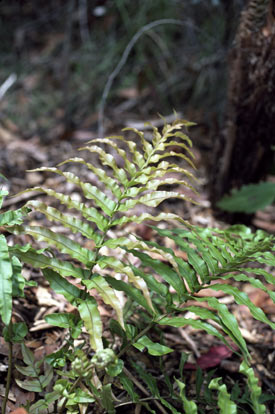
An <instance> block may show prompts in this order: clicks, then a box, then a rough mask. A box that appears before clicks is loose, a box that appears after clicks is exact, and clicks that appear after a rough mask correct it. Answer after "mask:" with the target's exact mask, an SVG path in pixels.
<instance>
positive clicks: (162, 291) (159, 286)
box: [131, 266, 168, 297]
mask: <svg viewBox="0 0 275 414" xmlns="http://www.w3.org/2000/svg"><path fill="white" fill-rule="evenodd" d="M131 269H132V270H133V272H134V273H135V275H137V276H140V277H142V279H144V280H145V283H146V284H147V286H148V288H149V289H150V291H152V292H156V293H158V294H159V295H161V296H162V297H166V295H167V294H168V286H166V285H164V284H163V283H159V281H157V280H156V279H155V278H154V276H152V275H151V274H149V273H148V272H143V271H142V270H141V269H140V268H137V267H135V266H131Z"/></svg>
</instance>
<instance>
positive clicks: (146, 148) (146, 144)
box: [122, 127, 153, 160]
mask: <svg viewBox="0 0 275 414" xmlns="http://www.w3.org/2000/svg"><path fill="white" fill-rule="evenodd" d="M122 131H132V132H135V133H136V134H137V135H138V136H139V137H140V139H141V142H142V146H143V151H144V155H145V159H146V160H147V159H148V158H149V157H150V155H151V154H152V152H153V147H152V145H151V144H150V142H148V141H147V140H146V138H145V137H144V133H143V132H142V131H139V130H138V129H137V128H130V127H128V128H123V130H122Z"/></svg>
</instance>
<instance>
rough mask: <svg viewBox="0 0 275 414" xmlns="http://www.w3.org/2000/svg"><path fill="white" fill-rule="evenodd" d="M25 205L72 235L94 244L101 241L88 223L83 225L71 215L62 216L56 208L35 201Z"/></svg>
mask: <svg viewBox="0 0 275 414" xmlns="http://www.w3.org/2000/svg"><path fill="white" fill-rule="evenodd" d="M27 205H28V206H31V207H33V208H35V210H36V211H40V212H41V213H43V214H44V215H45V216H46V217H47V218H48V219H49V220H50V221H55V222H58V223H61V224H62V225H63V226H64V227H67V228H68V229H70V230H71V231H72V232H73V233H81V234H82V235H83V236H84V237H87V238H88V239H92V240H94V242H95V243H96V244H97V243H98V242H99V241H100V239H101V236H100V234H98V233H96V232H95V231H94V230H93V228H92V227H91V226H90V225H89V224H88V223H85V222H83V221H82V220H80V219H78V218H76V217H74V216H72V215H69V214H63V213H61V212H60V211H59V210H57V209H56V208H53V207H48V206H47V205H46V204H44V203H41V202H40V201H37V200H32V201H29V202H28V203H27Z"/></svg>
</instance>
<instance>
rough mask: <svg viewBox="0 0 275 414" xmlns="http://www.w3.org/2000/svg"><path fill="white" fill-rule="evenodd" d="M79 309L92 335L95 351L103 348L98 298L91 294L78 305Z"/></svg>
mask: <svg viewBox="0 0 275 414" xmlns="http://www.w3.org/2000/svg"><path fill="white" fill-rule="evenodd" d="M78 310H79V313H80V316H81V319H82V320H83V322H84V325H85V328H86V329H87V332H88V333H89V335H90V344H91V347H92V348H93V350H94V351H95V352H97V351H100V350H102V349H103V343H102V322H101V319H100V314H99V311H98V306H97V302H96V300H95V299H94V298H92V297H91V296H90V297H89V298H88V299H86V300H85V301H82V302H81V303H80V305H78Z"/></svg>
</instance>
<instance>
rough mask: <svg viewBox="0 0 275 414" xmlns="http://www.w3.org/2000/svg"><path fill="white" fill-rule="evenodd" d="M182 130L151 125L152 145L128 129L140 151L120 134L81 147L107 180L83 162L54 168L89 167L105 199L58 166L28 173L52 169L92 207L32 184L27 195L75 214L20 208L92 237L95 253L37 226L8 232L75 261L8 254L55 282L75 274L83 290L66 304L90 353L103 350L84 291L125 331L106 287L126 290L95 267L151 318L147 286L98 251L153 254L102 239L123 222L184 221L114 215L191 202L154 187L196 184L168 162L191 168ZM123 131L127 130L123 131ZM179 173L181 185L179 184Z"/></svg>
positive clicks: (128, 241) (136, 243)
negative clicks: (80, 323)
mask: <svg viewBox="0 0 275 414" xmlns="http://www.w3.org/2000/svg"><path fill="white" fill-rule="evenodd" d="M188 125H189V123H188V122H186V121H177V122H174V123H173V124H172V125H166V126H165V127H164V128H163V131H162V134H160V133H159V132H158V130H157V129H156V128H153V140H152V143H150V142H148V141H147V140H146V139H145V137H144V135H143V133H142V132H140V131H137V130H135V129H133V130H131V131H132V132H134V133H136V134H137V136H138V137H139V139H140V141H141V145H142V151H140V150H138V149H137V144H136V143H135V142H134V141H131V140H126V139H125V138H123V137H122V136H115V137H110V138H104V139H95V140H93V141H91V142H90V144H91V145H89V146H87V147H85V148H81V149H82V150H83V149H85V150H88V151H90V152H92V153H96V154H98V157H99V160H100V162H101V164H102V165H103V166H104V167H105V168H106V167H107V168H109V172H112V175H113V176H109V175H107V173H106V172H105V171H104V170H103V169H101V168H96V167H94V166H93V165H92V164H91V163H89V162H86V161H85V160H84V159H83V158H72V159H69V160H67V161H65V162H63V163H61V164H67V163H68V162H71V163H78V164H82V165H84V166H85V167H86V168H87V169H88V170H91V171H92V172H93V173H94V174H95V175H96V176H97V177H98V178H99V180H100V181H101V182H102V183H103V184H104V185H105V187H106V189H107V190H109V191H110V192H111V197H110V194H107V192H106V193H104V192H103V191H101V190H100V189H98V188H97V187H95V186H93V185H91V184H90V183H88V182H84V181H83V180H81V179H80V178H79V177H78V176H77V175H75V174H73V173H71V172H67V171H65V172H64V171H62V170H60V169H59V168H47V167H42V168H39V169H36V170H35V171H45V172H52V173H55V174H58V175H61V176H63V177H64V178H65V180H66V181H67V182H69V183H73V184H74V185H76V186H77V187H78V188H79V190H80V191H81V192H82V194H83V197H84V198H85V199H86V200H91V202H92V206H90V203H89V204H88V202H86V203H82V202H77V201H75V200H73V199H72V198H70V197H69V196H67V195H65V194H62V193H58V192H55V191H54V190H52V189H47V188H42V187H35V188H31V189H29V190H27V191H39V192H43V193H45V194H47V195H50V196H52V197H54V198H55V199H56V200H58V201H59V202H60V203H62V204H64V205H65V206H66V207H67V208H68V209H74V210H75V211H77V213H78V217H76V216H75V215H74V214H67V213H63V212H60V211H59V209H56V208H53V207H50V206H47V205H46V204H44V203H42V202H39V201H29V202H28V203H27V208H32V209H33V210H35V211H39V212H41V213H43V214H44V215H45V216H46V217H47V218H48V219H49V220H50V221H54V222H56V223H59V224H61V225H62V226H64V227H66V228H68V229H70V231H71V232H72V233H81V234H82V236H84V237H86V238H88V239H91V240H93V241H94V243H95V249H94V251H91V250H89V249H87V248H84V247H82V246H81V245H79V243H77V242H75V241H73V240H72V239H71V238H69V237H67V236H64V235H62V234H56V233H55V232H53V231H51V230H49V229H47V228H44V227H39V226H28V225H17V226H14V227H13V229H12V230H11V231H13V232H14V233H15V234H29V235H31V236H32V237H33V238H35V239H36V240H38V241H39V242H45V243H46V244H47V245H48V246H49V247H51V248H54V249H57V250H58V251H59V252H60V253H62V254H66V255H67V256H69V257H70V258H71V259H73V260H74V262H75V261H78V262H79V266H76V265H75V264H73V263H72V262H68V261H66V262H65V261H61V260H59V259H56V258H55V257H49V256H48V255H46V254H45V253H43V252H41V253H39V252H37V251H35V249H30V250H28V251H25V250H23V251H22V249H20V248H19V247H18V246H15V248H14V249H13V253H14V254H15V255H17V257H18V258H19V259H21V260H23V261H24V262H25V263H29V264H31V265H33V266H35V267H39V268H41V269H51V271H52V272H56V274H55V278H56V280H60V277H67V276H74V277H77V278H80V279H81V281H82V285H83V286H84V292H82V293H81V295H82V296H81V300H80V295H79V297H78V299H76V298H74V299H73V300H74V303H75V304H76V305H77V306H78V309H79V311H80V314H81V315H82V317H83V320H84V324H85V327H86V329H87V331H88V332H89V334H90V339H91V346H92V348H93V349H94V350H95V351H98V350H101V349H102V341H101V334H102V326H101V321H100V317H99V313H98V309H97V305H96V302H95V300H94V299H93V298H92V297H90V295H89V294H88V289H92V288H94V289H96V290H97V291H98V293H99V294H100V295H101V297H102V299H103V301H105V303H106V304H108V305H111V306H112V307H113V308H114V310H115V312H116V314H117V318H118V321H119V322H120V324H121V325H122V327H123V326H124V322H123V318H122V313H121V305H120V303H119V301H118V299H117V296H116V293H115V290H116V288H114V286H113V285H114V284H115V285H116V284H118V283H119V284H120V287H122V290H125V289H124V288H123V287H124V286H125V285H123V282H121V281H116V279H113V281H112V280H111V279H110V278H108V277H105V278H104V277H103V276H100V275H98V274H97V273H96V274H95V272H94V270H93V269H94V266H95V265H98V266H99V267H100V268H101V269H109V270H110V271H111V272H115V273H121V274H124V275H126V276H127V278H128V282H129V283H130V286H129V285H127V288H126V290H127V293H129V291H130V292H132V294H133V295H134V296H135V297H139V298H140V299H139V302H140V303H142V304H143V305H144V307H145V308H146V309H147V310H148V311H149V312H150V313H151V314H152V316H153V315H155V313H156V312H155V309H154V306H153V304H152V302H151V298H150V292H149V289H148V286H147V284H146V282H145V281H144V279H143V278H142V277H140V276H139V275H136V274H135V273H134V272H133V270H132V269H131V267H130V266H129V265H127V264H126V263H125V262H123V261H121V260H119V259H118V258H116V257H115V253H114V255H113V256H112V255H108V256H104V255H102V254H101V249H102V248H104V247H105V248H106V247H108V248H112V249H116V248H118V247H124V248H127V249H142V250H145V251H148V252H150V251H152V252H153V251H158V248H156V247H150V246H148V245H147V244H146V243H144V242H143V241H140V240H138V239H133V238H129V237H121V238H119V239H109V238H108V236H107V233H108V231H109V230H110V229H111V228H113V227H114V226H117V225H122V224H125V223H130V222H138V223H141V222H143V221H145V220H149V219H150V220H154V221H160V220H177V221H179V222H181V223H183V224H187V223H185V221H184V220H183V219H182V218H181V217H178V216H177V215H175V214H164V213H160V214H159V215H156V216H153V215H151V214H147V213H143V214H142V215H140V216H135V215H131V214H130V215H127V216H125V215H123V216H121V213H122V212H125V211H127V212H128V211H129V210H131V209H132V208H134V207H135V206H136V205H137V204H143V205H145V206H150V207H157V206H158V205H159V204H160V203H161V202H162V201H164V200H167V199H169V198H179V199H181V200H188V201H192V200H191V199H190V198H188V197H186V196H185V195H183V194H178V193H177V192H174V191H165V190H160V189H159V188H160V187H161V186H164V185H165V186H167V185H168V186H169V185H171V184H183V185H186V186H188V187H189V188H191V189H193V190H194V191H195V189H194V187H193V186H192V185H191V184H190V180H193V181H194V180H195V179H194V176H193V174H192V173H191V172H190V171H189V170H187V169H185V168H182V167H178V166H177V165H175V164H173V163H171V162H169V161H167V159H168V158H169V157H171V155H174V156H178V157H181V158H183V159H184V160H185V161H186V162H187V163H188V164H189V165H191V166H192V167H194V164H193V161H192V158H193V157H194V156H193V154H192V152H191V150H190V146H191V141H190V139H189V138H188V136H187V135H185V134H183V133H182V132H180V131H179V130H180V129H181V128H182V127H183V126H188ZM127 130H129V128H128V129H127ZM117 142H118V143H123V144H124V145H126V146H127V148H128V149H129V152H130V154H131V157H129V155H128V154H127V153H126V152H125V150H124V149H123V148H121V146H119V145H118V144H117ZM95 144H104V145H107V146H110V147H111V148H112V149H113V150H114V151H116V153H117V155H118V156H119V157H121V159H122V160H123V162H124V168H120V167H119V166H118V165H117V162H116V158H115V157H114V156H113V155H111V154H109V153H107V152H105V150H103V149H102V148H101V147H99V146H97V145H95ZM171 146H172V147H173V148H174V147H179V148H180V149H184V150H186V152H187V155H185V154H182V153H174V152H173V151H172V152H171V151H170V147H171ZM169 172H173V173H174V174H175V173H177V174H178V178H173V179H171V178H168V177H166V175H167V173H169ZM183 175H184V176H185V177H186V179H187V180H188V182H187V181H183V180H182V179H181V177H182V176H183ZM85 219H86V220H85ZM89 222H92V223H93V224H94V225H93V226H91V225H90V224H89ZM169 256H171V255H169ZM52 272H51V273H49V271H44V274H45V277H46V278H49V274H50V275H51V277H50V279H49V280H50V283H52V279H53V273H52ZM88 281H89V283H88ZM112 282H113V283H112ZM139 291H140V292H141V293H142V295H143V298H144V299H143V298H142V296H140V295H139V293H138V292H139ZM83 295H84V296H85V299H86V301H84V300H83V299H84V298H83ZM88 315H90V316H88ZM91 316H92V317H91Z"/></svg>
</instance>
